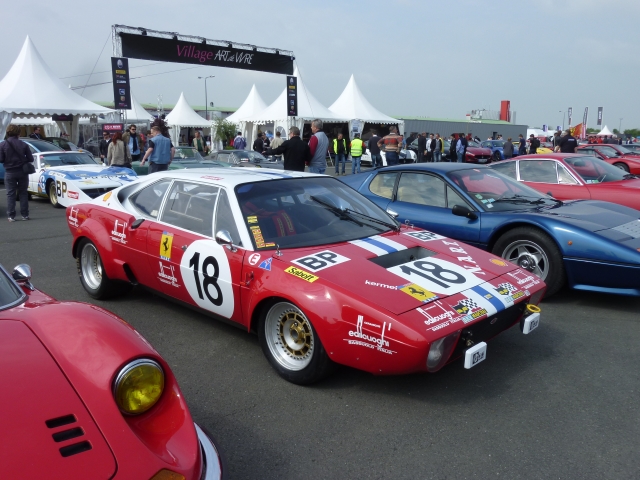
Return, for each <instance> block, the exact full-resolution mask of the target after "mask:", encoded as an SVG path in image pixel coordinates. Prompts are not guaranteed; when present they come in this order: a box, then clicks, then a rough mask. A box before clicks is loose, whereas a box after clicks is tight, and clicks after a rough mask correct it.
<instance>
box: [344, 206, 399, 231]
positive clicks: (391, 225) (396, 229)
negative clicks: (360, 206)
mask: <svg viewBox="0 0 640 480" xmlns="http://www.w3.org/2000/svg"><path fill="white" fill-rule="evenodd" d="M345 211H347V212H349V213H355V214H356V215H361V216H363V217H365V218H367V219H369V220H370V221H372V222H374V223H379V224H380V225H384V226H385V227H388V228H390V229H391V230H393V231H394V232H399V231H400V226H399V225H398V224H397V223H396V224H395V225H393V224H391V223H387V222H385V221H384V220H378V219H377V218H374V217H372V216H371V215H367V214H366V213H362V212H357V211H355V210H352V209H350V208H347V209H346V210H345Z"/></svg>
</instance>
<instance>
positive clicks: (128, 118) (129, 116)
mask: <svg viewBox="0 0 640 480" xmlns="http://www.w3.org/2000/svg"><path fill="white" fill-rule="evenodd" d="M122 120H123V121H124V122H125V123H148V122H153V121H154V120H155V118H154V117H153V115H151V114H150V113H149V112H147V111H146V110H145V109H144V108H143V107H142V105H140V103H139V102H138V100H136V97H134V96H133V93H132V94H131V109H130V110H125V111H124V115H123V116H122Z"/></svg>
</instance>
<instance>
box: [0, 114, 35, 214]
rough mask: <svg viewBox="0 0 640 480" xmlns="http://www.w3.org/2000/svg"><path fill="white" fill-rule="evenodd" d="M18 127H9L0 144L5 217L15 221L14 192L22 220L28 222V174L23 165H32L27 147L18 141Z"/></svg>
mask: <svg viewBox="0 0 640 480" xmlns="http://www.w3.org/2000/svg"><path fill="white" fill-rule="evenodd" d="M19 136H20V127H18V126H16V125H9V127H8V128H7V139H6V140H5V141H4V142H2V143H0V163H2V164H3V165H4V171H5V172H4V185H5V187H6V189H7V217H8V220H9V221H10V222H15V221H16V192H17V194H18V195H19V196H20V213H21V214H22V220H29V194H28V193H27V188H28V187H29V174H28V173H27V172H25V171H24V169H23V165H25V164H27V163H30V162H31V163H33V155H31V150H29V146H28V145H27V144H26V143H24V142H23V141H22V140H20V139H19V138H18V137H19Z"/></svg>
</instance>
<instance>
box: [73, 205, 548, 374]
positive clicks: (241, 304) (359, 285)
mask: <svg viewBox="0 0 640 480" xmlns="http://www.w3.org/2000/svg"><path fill="white" fill-rule="evenodd" d="M77 209H78V212H77V218H78V219H79V220H78V221H77V222H76V221H75V220H74V221H71V220H70V222H69V227H70V229H71V232H72V234H73V236H74V249H75V248H76V247H75V246H76V245H77V243H78V242H79V240H80V239H82V238H88V239H90V240H91V241H92V242H94V243H95V245H96V246H97V248H98V250H99V252H100V254H101V257H102V259H103V263H104V268H105V270H106V271H107V273H108V275H109V277H110V278H111V279H114V280H122V281H128V280H129V279H128V277H127V275H126V273H125V269H124V268H123V264H124V263H126V264H127V266H128V268H130V269H131V271H132V272H133V274H134V275H135V277H136V279H137V280H138V281H139V282H140V283H142V284H144V285H146V286H147V287H150V288H152V289H154V290H157V291H159V292H160V293H162V294H165V295H168V296H170V297H173V298H175V299H177V300H180V301H182V302H184V303H187V304H189V305H192V306H196V307H199V308H200V309H202V310H203V311H206V312H209V313H211V314H213V315H215V316H218V317H222V318H224V319H230V320H231V321H233V322H236V323H237V324H238V325H239V326H242V327H243V328H245V329H247V330H249V329H251V328H255V327H256V325H255V321H256V319H257V316H258V314H259V313H260V311H261V306H262V305H263V304H264V302H266V301H271V300H273V299H276V298H280V299H286V300H288V301H290V302H291V303H294V304H295V305H297V306H298V307H300V308H301V309H302V310H303V311H304V312H305V314H306V315H307V316H308V317H309V319H310V320H311V322H312V323H313V325H314V327H315V329H316V331H317V333H318V336H319V337H320V339H321V341H322V343H323V345H324V347H325V349H326V350H327V352H328V354H329V356H330V358H331V359H332V360H334V361H335V362H337V363H340V364H344V365H348V366H353V367H356V368H359V369H361V370H366V371H369V372H372V373H376V374H392V373H408V372H413V371H424V370H426V365H425V362H426V356H427V353H428V349H429V345H430V344H431V342H433V341H434V340H437V339H439V338H441V337H443V336H445V335H448V334H450V333H453V332H456V331H457V330H460V329H462V328H464V327H465V326H466V325H467V324H468V325H471V324H472V323H475V322H477V321H480V320H482V319H486V318H487V317H489V316H491V315H492V314H493V313H495V312H496V311H500V309H501V308H502V309H504V308H506V307H505V306H504V305H507V304H504V302H503V303H500V302H499V298H502V297H501V294H497V293H496V292H495V291H494V292H493V294H490V293H489V292H485V293H486V295H487V297H486V298H492V300H491V301H492V302H493V303H494V304H495V305H497V306H498V309H497V310H496V309H495V308H493V307H492V306H491V305H489V304H488V303H487V300H486V298H485V300H483V299H481V298H480V299H478V298H477V297H476V304H478V302H479V303H480V304H485V306H486V309H485V308H476V309H475V310H474V307H470V308H467V307H465V304H466V303H468V302H469V299H468V296H469V295H472V296H474V295H476V294H475V293H473V292H471V293H470V292H469V289H471V288H475V287H477V288H484V289H486V288H489V289H493V288H494V287H495V288H497V289H499V290H501V291H503V292H507V291H506V290H505V288H507V287H506V285H509V287H508V288H510V289H511V290H509V291H508V292H507V293H508V295H507V293H503V294H502V295H507V296H508V297H509V298H511V296H513V302H512V303H509V304H508V306H511V305H513V304H517V303H521V302H526V301H528V300H529V298H530V297H531V296H532V295H534V294H535V293H536V292H540V291H541V290H543V289H544V288H545V285H544V283H543V282H542V281H541V280H539V279H538V278H537V277H535V276H533V275H530V274H528V273H527V272H524V271H523V270H520V269H518V268H517V267H516V266H515V265H513V264H511V263H509V262H506V261H504V260H502V259H500V258H498V257H495V256H493V255H491V254H489V253H487V252H484V251H482V250H479V249H476V248H474V247H471V246H468V245H465V244H462V243H459V242H456V241H453V240H449V239H447V238H444V237H441V236H439V235H434V234H432V233H430V232H425V231H422V230H418V229H413V228H409V227H403V228H402V231H401V232H400V233H395V232H389V233H386V234H383V235H380V236H374V237H370V238H369V239H363V240H357V241H354V242H345V243H340V244H333V245H323V246H319V247H313V248H292V249H285V250H283V251H282V253H281V254H280V255H278V254H277V252H275V251H274V250H268V251H261V252H251V251H247V250H243V249H238V250H237V251H235V252H232V251H230V250H229V249H227V248H224V247H223V246H221V245H218V244H217V243H216V242H215V241H213V240H212V239H211V238H207V237H204V236H201V235H198V234H194V233H190V232H187V231H185V230H182V229H180V228H177V227H173V226H169V225H167V224H162V223H160V222H156V221H152V220H145V221H144V222H143V224H142V226H140V227H139V228H138V229H137V230H133V231H132V230H131V229H130V228H129V227H128V226H127V227H125V229H124V230H122V232H123V235H121V236H120V237H117V238H118V240H113V238H112V237H111V236H110V235H109V234H105V232H110V231H111V229H112V228H113V226H114V224H115V221H116V220H117V221H118V222H121V221H124V222H126V223H127V224H128V225H131V219H129V218H128V217H127V214H125V213H123V212H122V211H120V210H118V209H116V210H111V209H109V208H107V207H106V206H104V205H102V204H100V203H90V204H82V205H78V206H77ZM69 211H70V209H69V210H68V212H69ZM125 217H127V218H125ZM142 232H146V233H144V234H143V233H142ZM144 235H146V236H147V241H146V245H145V244H144V241H143V239H142V237H143V236H144ZM120 252H122V253H120ZM394 252H395V253H394ZM416 252H417V253H416ZM391 253H393V254H394V255H399V256H402V255H406V258H405V257H398V258H397V261H395V262H394V261H392V260H393V258H394V257H392V256H387V254H391ZM77 254H78V253H77V252H76V255H77ZM414 254H415V255H414ZM411 255H414V256H415V257H416V258H410V257H411ZM125 259H129V260H125ZM420 259H423V260H424V261H428V265H427V264H425V263H421V262H419V263H418V264H417V265H418V266H416V264H415V263H412V262H414V260H415V261H418V260H420ZM379 261H382V262H383V263H384V262H385V261H392V263H393V265H391V264H389V265H381V264H379V263H376V262H379ZM419 266H422V267H424V268H427V269H435V270H436V273H433V272H430V271H427V270H424V271H419V270H417V268H418V267H419ZM403 268H404V269H405V270H406V272H404V273H403V272H402V271H400V269H403ZM392 269H395V273H394V272H392V271H391V270H392ZM442 269H444V270H442ZM454 270H455V271H454ZM443 272H444V273H443ZM447 272H448V273H447ZM434 275H436V278H435V279H434ZM438 275H441V276H442V275H443V277H438ZM438 278H440V279H438ZM448 279H453V280H455V282H454V281H453V280H452V281H451V282H449V280H448ZM456 282H457V283H456ZM518 282H520V283H518ZM501 284H502V285H503V286H502V287H499V285H501ZM438 288H440V289H441V290H440V291H438ZM434 292H435V293H434ZM539 298H541V295H538V299H539ZM505 301H506V300H505ZM538 301H539V300H538ZM496 302H498V303H496ZM436 306H437V307H438V308H443V309H444V311H443V312H441V313H440V314H438V315H433V316H431V315H430V314H429V313H428V312H423V311H421V310H420V309H419V307H420V308H426V307H434V308H435V307H436ZM455 307H458V309H459V310H460V312H458V311H457V310H456V309H455ZM465 308H467V310H469V311H466V310H465ZM431 311H435V310H434V309H432V310H431ZM470 315H473V317H472V318H471V317H470ZM463 319H464V320H463ZM517 319H518V318H514V321H516V320H517Z"/></svg>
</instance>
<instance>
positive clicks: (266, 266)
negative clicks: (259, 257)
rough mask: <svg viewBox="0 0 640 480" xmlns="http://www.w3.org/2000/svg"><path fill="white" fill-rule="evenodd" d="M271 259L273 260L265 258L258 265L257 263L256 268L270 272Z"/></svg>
mask: <svg viewBox="0 0 640 480" xmlns="http://www.w3.org/2000/svg"><path fill="white" fill-rule="evenodd" d="M272 261H273V258H265V259H264V261H263V262H262V263H261V264H260V265H258V268H261V269H263V270H266V271H267V272H270V271H271V262H272Z"/></svg>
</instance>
